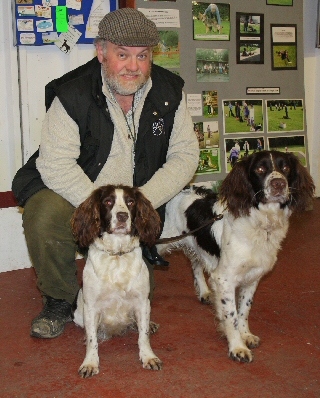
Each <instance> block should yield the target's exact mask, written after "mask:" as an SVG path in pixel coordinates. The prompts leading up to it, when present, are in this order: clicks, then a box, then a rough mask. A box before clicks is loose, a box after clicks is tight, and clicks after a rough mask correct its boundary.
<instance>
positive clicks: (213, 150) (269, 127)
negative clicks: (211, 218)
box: [136, 0, 308, 186]
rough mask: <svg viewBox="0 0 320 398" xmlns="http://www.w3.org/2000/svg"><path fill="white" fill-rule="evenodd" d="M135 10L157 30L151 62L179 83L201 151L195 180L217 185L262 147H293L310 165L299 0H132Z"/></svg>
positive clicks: (301, 2) (296, 153)
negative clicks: (237, 163)
mask: <svg viewBox="0 0 320 398" xmlns="http://www.w3.org/2000/svg"><path fill="white" fill-rule="evenodd" d="M136 8H138V9H139V10H140V11H142V12H144V13H145V15H146V16H147V17H149V18H150V19H152V20H153V21H154V22H155V23H156V25H157V27H158V29H159V31H160V36H161V42H160V44H159V45H158V46H157V47H156V48H155V49H154V63H156V64H158V65H160V66H163V67H165V68H167V69H169V70H171V71H173V72H174V73H177V74H179V75H180V76H181V77H182V78H183V79H184V81H185V86H184V91H185V93H186V98H187V105H188V108H189V110H190V113H191V116H192V119H193V122H194V132H195V134H196V136H197V137H198V141H199V149H200V156H199V165H198V169H197V171H196V174H195V176H194V181H193V182H194V183H201V184H203V183H204V184H207V185H208V186H215V185H217V184H218V181H220V180H222V179H224V178H225V176H226V175H227V173H228V172H229V171H230V170H231V168H232V166H233V161H235V160H238V159H241V158H242V157H244V156H247V155H248V154H250V153H252V152H254V151H260V150H262V149H277V150H280V151H290V152H293V153H294V154H295V155H297V156H298V157H299V159H300V161H301V163H302V164H303V165H304V166H307V167H308V151H307V135H306V122H305V100H304V60H303V21H302V18H301V15H303V1H297V0H295V1H288V0H272V1H271V0H266V1H251V0H242V1H241V2H240V1H238V0H229V1H219V2H217V3H212V2H210V1H206V0H202V1H193V0H176V1H170V0H168V1H160V0H158V1H157V0H149V1H148V0H136ZM234 154H235V155H236V156H234ZM231 155H232V156H231Z"/></svg>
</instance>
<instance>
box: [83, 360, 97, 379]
mask: <svg viewBox="0 0 320 398" xmlns="http://www.w3.org/2000/svg"><path fill="white" fill-rule="evenodd" d="M78 373H79V375H80V376H81V377H82V378H83V379H86V378H87V377H92V376H94V375H97V374H98V373H99V366H93V365H85V364H82V365H81V366H80V368H79V370H78Z"/></svg>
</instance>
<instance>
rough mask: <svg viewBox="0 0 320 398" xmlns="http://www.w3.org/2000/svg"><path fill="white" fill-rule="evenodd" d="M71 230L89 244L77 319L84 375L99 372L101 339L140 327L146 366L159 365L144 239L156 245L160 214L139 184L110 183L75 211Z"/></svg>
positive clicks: (141, 355) (84, 244)
mask: <svg viewBox="0 0 320 398" xmlns="http://www.w3.org/2000/svg"><path fill="white" fill-rule="evenodd" d="M72 230H73V233H74V236H75V239H76V240H77V242H78V245H79V247H84V248H86V247H89V251H88V257H87V260H86V264H85V267H84V271H83V287H82V289H80V291H79V294H78V299H77V308H76V310H75V312H74V322H75V323H76V324H77V325H79V326H81V327H83V328H84V329H85V333H86V356H85V359H84V361H83V363H82V365H81V366H80V368H79V371H78V373H79V375H80V376H81V377H83V378H86V377H90V376H93V375H95V374H97V373H99V355H98V340H106V339H109V338H111V337H112V336H114V335H119V334H122V333H123V332H124V331H125V330H126V329H128V327H129V326H134V327H137V329H138V332H139V339H138V346H139V358H140V360H141V362H142V365H143V367H144V368H145V369H152V370H160V369H161V367H162V362H161V360H160V359H159V358H158V357H157V356H156V355H155V354H154V352H153V351H152V348H151V346H150V341H149V334H150V333H152V332H155V331H156V329H157V326H158V325H156V324H153V323H151V325H150V301H149V298H148V296H149V292H150V283H149V271H148V269H147V266H146V264H145V262H144V260H143V258H142V250H141V247H140V242H143V243H144V244H146V245H151V246H152V245H153V244H154V242H155V240H156V238H157V236H158V234H159V232H160V218H159V215H158V213H157V212H156V211H155V210H154V209H153V207H152V206H151V203H150V202H149V201H148V200H147V199H146V198H145V197H144V195H143V194H142V193H141V192H140V191H139V189H138V188H131V187H128V186H121V185H119V186H112V185H107V186H103V187H100V188H98V189H96V190H95V191H94V192H93V193H92V194H91V195H90V196H89V197H88V199H86V200H85V201H84V202H83V203H82V204H81V205H80V206H79V207H78V208H77V209H76V210H75V213H74V216H73V219H72Z"/></svg>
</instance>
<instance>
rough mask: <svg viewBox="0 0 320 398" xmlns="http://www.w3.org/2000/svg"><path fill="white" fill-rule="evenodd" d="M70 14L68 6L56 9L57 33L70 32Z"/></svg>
mask: <svg viewBox="0 0 320 398" xmlns="http://www.w3.org/2000/svg"><path fill="white" fill-rule="evenodd" d="M68 27H69V25H68V14H67V7H66V6H58V7H56V29H57V32H68Z"/></svg>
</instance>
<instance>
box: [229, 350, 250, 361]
mask: <svg viewBox="0 0 320 398" xmlns="http://www.w3.org/2000/svg"><path fill="white" fill-rule="evenodd" d="M229 357H230V358H231V359H233V360H234V361H237V362H252V360H253V355H252V352H251V351H250V350H249V349H247V348H235V349H234V350H232V351H230V352H229Z"/></svg>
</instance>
